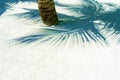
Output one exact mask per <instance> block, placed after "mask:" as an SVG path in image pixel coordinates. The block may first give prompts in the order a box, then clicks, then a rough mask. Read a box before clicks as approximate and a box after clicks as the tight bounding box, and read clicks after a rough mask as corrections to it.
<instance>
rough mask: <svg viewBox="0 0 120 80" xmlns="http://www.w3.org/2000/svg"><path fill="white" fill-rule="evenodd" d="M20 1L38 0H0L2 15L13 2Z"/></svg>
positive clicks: (34, 0) (0, 12)
mask: <svg viewBox="0 0 120 80" xmlns="http://www.w3.org/2000/svg"><path fill="white" fill-rule="evenodd" d="M18 2H37V0H0V16H1V15H2V14H3V13H4V12H5V11H6V10H7V9H9V8H10V7H11V4H17V3H18Z"/></svg>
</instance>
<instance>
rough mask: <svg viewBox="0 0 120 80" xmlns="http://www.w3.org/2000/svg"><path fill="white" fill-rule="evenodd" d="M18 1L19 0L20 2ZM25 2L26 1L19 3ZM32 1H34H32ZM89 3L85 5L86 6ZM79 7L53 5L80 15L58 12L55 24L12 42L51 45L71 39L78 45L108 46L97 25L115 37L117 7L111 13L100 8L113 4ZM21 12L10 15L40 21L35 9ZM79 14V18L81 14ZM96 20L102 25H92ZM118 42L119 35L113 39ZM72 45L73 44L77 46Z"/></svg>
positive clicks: (118, 12)
mask: <svg viewBox="0 0 120 80" xmlns="http://www.w3.org/2000/svg"><path fill="white" fill-rule="evenodd" d="M21 1H22V0H21ZM23 1H28V0H23ZM32 1H34V0H32ZM88 4H89V5H88ZM88 4H85V5H82V6H81V5H80V6H77V7H76V6H74V5H71V6H68V5H64V4H60V3H56V6H62V7H66V8H67V9H68V10H70V11H72V12H75V13H76V14H80V15H79V16H77V17H76V16H69V15H66V14H61V13H58V17H59V21H60V22H59V24H58V25H56V26H52V27H46V28H41V29H40V31H39V32H38V33H36V34H35V33H34V34H31V35H28V36H25V37H20V38H17V39H15V41H18V42H20V43H26V44H29V43H34V42H41V43H44V42H48V41H52V42H54V43H55V44H57V43H58V42H63V41H67V40H69V39H70V38H74V39H73V40H77V42H79V41H80V42H81V43H87V42H88V43H89V42H91V41H94V42H96V43H101V44H103V43H105V44H106V43H109V42H108V41H107V39H106V38H107V37H106V36H105V35H104V34H103V33H102V32H101V28H100V27H101V26H104V27H103V28H102V30H104V31H106V32H107V33H109V32H113V33H112V34H109V36H112V35H119V32H120V27H119V25H120V23H119V21H120V19H119V17H118V16H120V9H119V7H118V8H117V9H115V10H110V11H106V10H105V9H104V5H107V6H112V7H116V6H115V5H113V4H101V3H98V2H94V3H93V4H91V3H88ZM24 9H25V10H27V12H25V13H19V14H14V16H17V17H21V16H22V17H23V18H26V19H32V20H34V21H37V22H38V21H40V20H41V19H40V17H39V11H38V10H36V9H27V8H24ZM81 14H82V15H81ZM96 21H101V22H102V23H104V24H101V23H100V22H99V24H96V23H95V22H96ZM111 29H112V31H111ZM116 37H117V39H118V42H120V38H118V37H119V36H116ZM77 42H76V43H77Z"/></svg>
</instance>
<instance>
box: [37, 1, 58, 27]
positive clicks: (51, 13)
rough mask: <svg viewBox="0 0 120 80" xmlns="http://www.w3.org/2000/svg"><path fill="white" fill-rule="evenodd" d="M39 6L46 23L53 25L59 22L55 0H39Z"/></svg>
mask: <svg viewBox="0 0 120 80" xmlns="http://www.w3.org/2000/svg"><path fill="white" fill-rule="evenodd" d="M38 8H39V10H40V15H41V18H42V21H43V23H44V24H46V25H49V26H51V25H56V24H57V23H58V17H57V13H56V10H55V5H54V1H53V0H38Z"/></svg>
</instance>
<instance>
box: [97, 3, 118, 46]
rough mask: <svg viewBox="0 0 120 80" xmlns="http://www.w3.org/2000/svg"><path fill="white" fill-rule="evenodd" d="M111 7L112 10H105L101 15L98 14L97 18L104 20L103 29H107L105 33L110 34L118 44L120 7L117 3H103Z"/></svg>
mask: <svg viewBox="0 0 120 80" xmlns="http://www.w3.org/2000/svg"><path fill="white" fill-rule="evenodd" d="M103 5H107V6H109V7H110V10H108V11H105V10H103V11H102V12H101V13H100V15H98V16H97V19H99V20H101V21H102V22H104V28H103V30H104V31H106V32H105V34H108V37H110V38H111V39H112V40H113V42H116V43H117V44H119V43H120V7H119V6H118V7H117V5H116V4H112V3H111V4H103Z"/></svg>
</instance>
